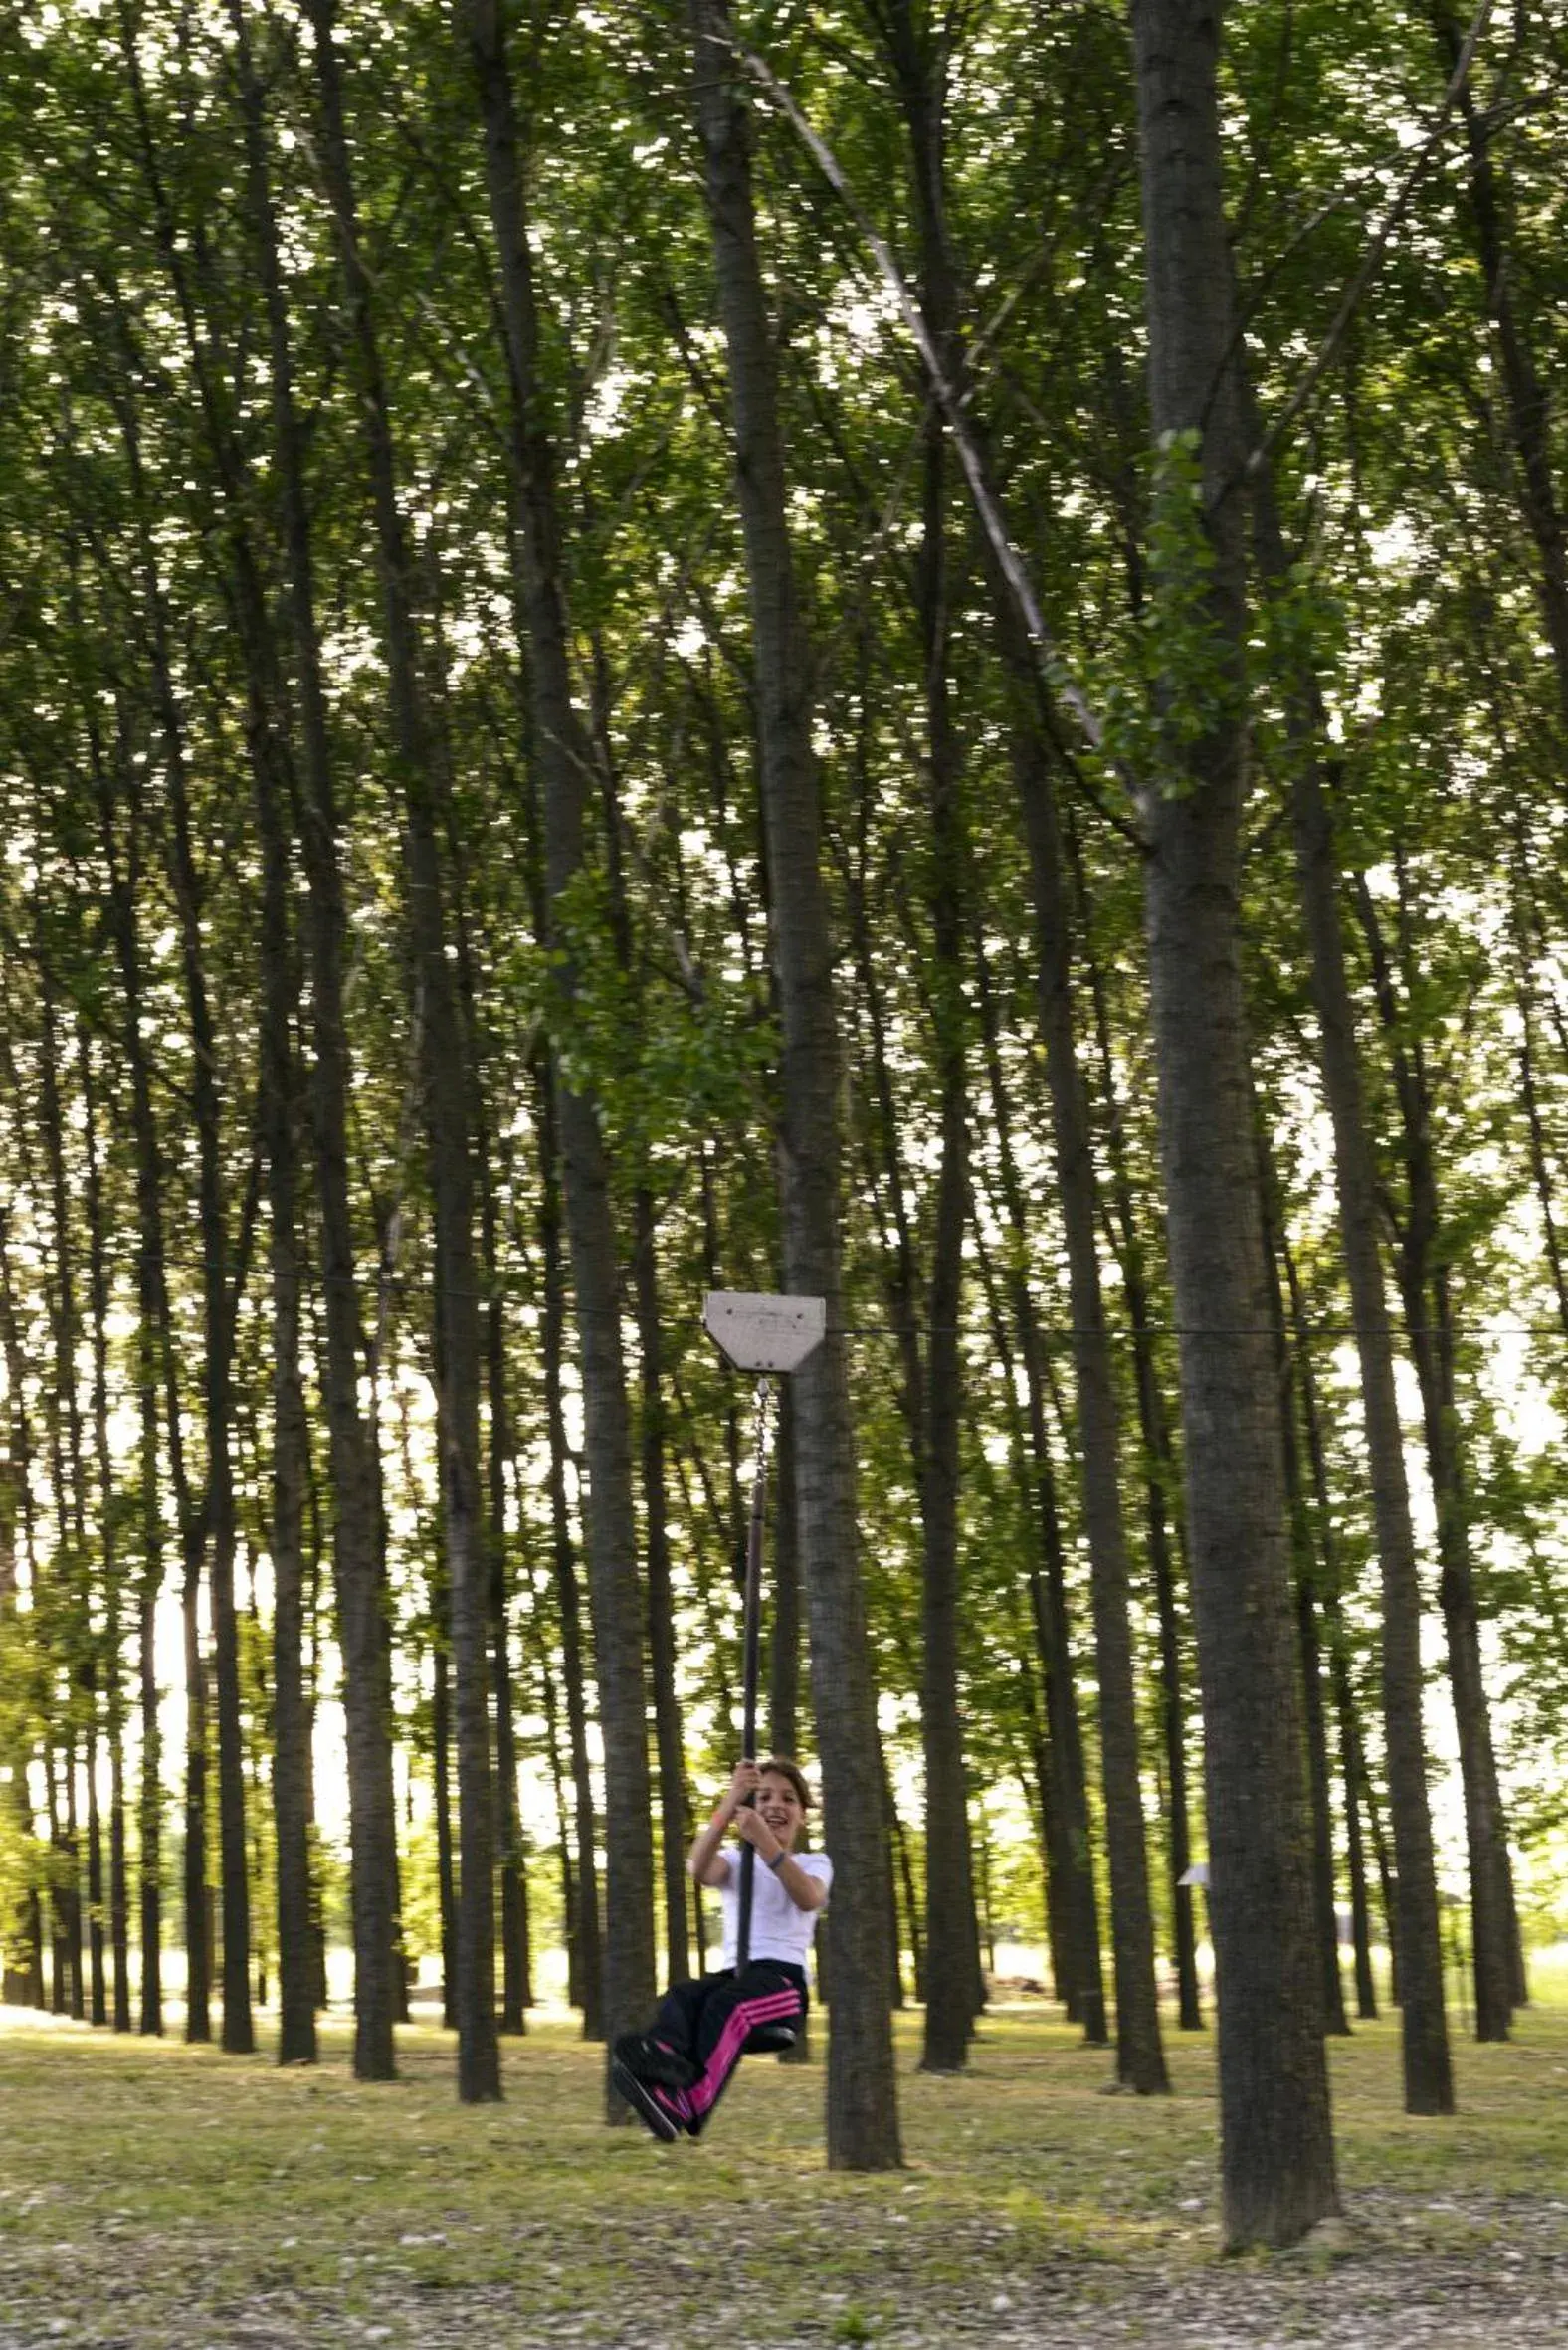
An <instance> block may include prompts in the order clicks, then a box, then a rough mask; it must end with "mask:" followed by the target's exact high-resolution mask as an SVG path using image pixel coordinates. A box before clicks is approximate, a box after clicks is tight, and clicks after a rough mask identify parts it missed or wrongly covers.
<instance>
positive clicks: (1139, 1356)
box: [1068, 823, 1203, 2032]
mask: <svg viewBox="0 0 1568 2350" xmlns="http://www.w3.org/2000/svg"><path fill="white" fill-rule="evenodd" d="M1068 840H1069V844H1070V848H1071V851H1072V855H1073V866H1074V878H1075V884H1076V888H1077V894H1078V909H1079V919H1080V920H1083V921H1085V922H1086V920H1087V916H1088V910H1089V900H1088V890H1087V887H1086V884H1085V881H1084V876H1083V870H1082V865H1081V861H1080V860H1079V857H1078V838H1077V834H1076V833H1075V831H1074V830H1073V828H1072V825H1071V823H1070V825H1069V830H1068ZM1084 961H1085V964H1086V966H1087V976H1088V982H1089V992H1090V997H1091V1000H1092V1003H1093V1009H1094V1033H1095V1041H1096V1045H1097V1049H1098V1059H1099V1065H1100V1083H1101V1086H1102V1088H1103V1098H1104V1104H1105V1111H1106V1118H1107V1125H1108V1131H1109V1151H1110V1183H1109V1187H1108V1201H1107V1206H1108V1209H1109V1210H1110V1211H1111V1212H1112V1213H1113V1214H1114V1218H1115V1229H1116V1232H1117V1234H1118V1236H1119V1248H1118V1250H1117V1256H1118V1260H1119V1266H1120V1272H1121V1286H1122V1293H1123V1296H1124V1298H1125V1300H1126V1311H1127V1319H1128V1322H1129V1323H1130V1325H1131V1335H1132V1368H1133V1380H1134V1386H1135V1392H1136V1396H1137V1406H1138V1433H1139V1437H1140V1439H1141V1442H1142V1447H1143V1491H1144V1512H1145V1523H1146V1525H1147V1527H1148V1544H1149V1568H1150V1572H1151V1574H1152V1577H1153V1581H1154V1606H1155V1614H1156V1617H1157V1619H1158V1622H1159V1638H1160V1737H1161V1744H1162V1747H1163V1750H1164V1756H1165V1778H1166V1804H1167V1813H1168V1834H1167V1839H1166V1864H1167V1868H1168V1872H1169V1879H1170V1903H1171V1939H1172V1943H1173V1946H1174V1947H1173V1955H1174V1959H1175V1965H1176V1995H1177V2013H1178V2018H1179V2021H1180V2025H1181V2029H1182V2030H1183V2032H1201V2031H1202V2030H1203V2003H1202V2000H1201V1998H1200V1996H1199V1990H1198V1936H1197V1930H1196V1925H1195V1921H1194V1916H1193V1898H1192V1895H1193V1888H1192V1886H1191V1884H1189V1883H1188V1882H1187V1881H1186V1880H1187V1877H1188V1873H1189V1871H1190V1869H1191V1867H1192V1799H1191V1796H1190V1793H1189V1789H1188V1778H1187V1705H1186V1691H1185V1686H1184V1681H1185V1674H1184V1671H1183V1665H1182V1628H1181V1618H1180V1613H1179V1602H1178V1577H1177V1558H1176V1555H1175V1553H1174V1552H1173V1546H1172V1540H1171V1506H1172V1503H1173V1501H1174V1503H1175V1506H1176V1513H1177V1523H1176V1529H1175V1531H1176V1550H1179V1551H1181V1552H1182V1553H1183V1554H1184V1553H1185V1540H1184V1528H1183V1526H1182V1524H1181V1517H1180V1506H1181V1504H1180V1478H1179V1476H1178V1474H1177V1468H1176V1460H1175V1454H1174V1450H1173V1448H1172V1445H1171V1434H1170V1418H1169V1414H1168V1411H1167V1409H1166V1401H1165V1396H1164V1392H1163V1390H1162V1388H1161V1385H1160V1375H1159V1366H1158V1364H1157V1363H1156V1361H1155V1354H1154V1330H1153V1315H1154V1306H1153V1301H1152V1298H1151V1295H1150V1287H1149V1276H1148V1273H1147V1270H1146V1267H1145V1263H1144V1253H1143V1244H1142V1240H1141V1238H1140V1235H1139V1231H1138V1219H1137V1212H1136V1208H1135V1206H1134V1200H1133V1189H1132V1182H1131V1178H1130V1176H1129V1173H1128V1169H1127V1153H1126V1144H1125V1137H1124V1134H1123V1128H1122V1110H1121V1104H1120V1102H1119V1101H1118V1100H1117V1098H1116V1082H1115V1065H1114V1061H1113V1057H1112V1053H1111V1042H1110V1023H1109V1019H1108V1016H1107V1012H1106V1006H1105V991H1104V983H1103V978H1102V975H1101V971H1100V967H1099V963H1098V960H1097V959H1096V957H1095V955H1094V952H1093V946H1092V941H1091V940H1085V944H1084Z"/></svg>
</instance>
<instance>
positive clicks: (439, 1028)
mask: <svg viewBox="0 0 1568 2350" xmlns="http://www.w3.org/2000/svg"><path fill="white" fill-rule="evenodd" d="M309 14H310V21H311V26H312V29H313V31H314V35H315V63H316V73H317V81H318V85H319V90H320V97H321V149H320V152H321V162H322V167H323V174H324V178H325V182H326V188H327V194H328V197H329V200H330V202H331V206H332V211H333V215H334V226H335V229H336V233H337V244H338V255H339V261H340V264H341V268H342V277H343V291H344V298H345V306H346V311H347V324H348V328H349V333H350V337H351V345H352V350H353V355H354V362H355V366H356V369H357V372H358V378H359V385H358V388H359V392H360V397H361V403H362V415H363V421H364V427H365V444H366V454H367V456H368V460H369V471H370V490H371V503H372V509H373V513H374V521H375V532H376V544H377V549H378V553H379V557H380V567H381V586H382V597H383V610H382V629H383V644H384V653H385V658H386V666H387V684H388V688H389V695H390V703H391V716H392V730H393V737H394V742H395V746H396V751H397V760H398V765H399V768H400V770H401V780H402V784H403V791H404V824H405V859H406V885H407V911H408V923H409V947H410V955H411V961H412V977H413V983H414V991H415V1003H414V1012H415V1021H416V1026H417V1029H418V1034H419V1048H420V1081H421V1089H422V1092H423V1096H424V1100H423V1111H424V1122H425V1135H426V1144H427V1149H428V1156H429V1169H430V1188H431V1201H432V1208H433V1221H434V1227H435V1255H436V1296H435V1307H436V1322H437V1343H436V1350H435V1352H436V1367H437V1377H438V1380H439V1382H440V1387H441V1398H442V1406H443V1409H442V1414H441V1420H442V1425H443V1430H444V1437H443V1443H442V1458H441V1465H440V1466H441V1493H442V1514H443V1520H444V1526H445V1533H446V1546H447V1574H448V1580H449V1588H450V1595H451V1620H452V1656H453V1678H454V1697H455V1708H454V1709H455V1713H456V1720H457V1750H458V1839H459V1889H458V2093H459V2096H460V2097H461V2098H462V2099H463V2101H464V2102H465V2103H467V2104H478V2103H483V2102H486V2101H489V2100H493V2099H495V2098H498V2097H499V2095H500V2052H499V2045H498V2042H497V2039H496V2032H495V1984H494V1975H495V1914H494V1887H493V1883H492V1874H493V1855H494V1826H493V1818H492V1802H491V1797H492V1786H491V1776H490V1709H489V1698H488V1684H489V1658H488V1654H487V1624H488V1615H489V1609H488V1591H487V1575H486V1558H485V1541H484V1519H483V1507H482V1502H481V1483H480V1459H479V1456H480V1326H479V1283H478V1273H477V1268H476V1265H475V1258H474V1229H473V1227H474V1167H473V1154H472V1121H473V1108H474V1103H473V1073H472V1070H471V1067H470V1061H469V1055H468V1052H467V1049H466V1041H465V1038H464V1035H463V1025H462V1019H461V1014H460V1009H459V1005H458V1000H457V990H456V986H455V984H454V977H453V971H452V967H451V964H450V962H449V960H448V954H447V943H448V935H449V931H450V928H451V923H450V917H449V911H448V907H447V882H446V877H445V874H444V872H443V861H442V855H441V847H440V837H441V827H442V815H443V811H442V802H443V799H444V783H443V779H442V776H441V773H440V763H439V759H438V758H437V756H436V752H435V747H434V744H433V742H432V740H431V736H430V731H429V727H428V722H427V716H426V711H425V707H424V693H423V687H422V683H421V674H420V673H421V663H420V650H419V643H418V637H417V632H416V626H415V619H414V599H413V555H412V550H411V547H410V544H409V533H408V524H407V520H406V518H405V515H404V513H403V510H402V507H401V506H400V504H399V500H398V487H397V464H396V452H395V449H394V444H393V436H392V426H391V417H390V413H389V408H388V402H387V393H386V381H385V375H384V371H383V368H382V363H381V353H380V347H379V342H378V337H377V330H376V322H375V317H374V313H373V301H372V289H371V283H370V279H369V276H368V274H367V272H366V269H365V264H364V261H363V258H362V256H361V252H360V245H359V230H358V222H357V217H356V211H355V199H354V188H353V178H352V171H351V167H350V161H349V148H348V140H347V134H346V131H345V128H344V122H343V110H342V89H341V84H340V79H339V73H338V62H337V50H336V47H335V32H336V16H337V10H336V4H335V0H310V10H309Z"/></svg>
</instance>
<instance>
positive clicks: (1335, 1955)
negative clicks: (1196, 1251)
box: [1257, 1114, 1350, 2036]
mask: <svg viewBox="0 0 1568 2350" xmlns="http://www.w3.org/2000/svg"><path fill="white" fill-rule="evenodd" d="M1257 1132H1258V1174H1259V1187H1260V1191H1261V1194H1262V1198H1263V1207H1264V1244H1265V1250H1266V1256H1267V1273H1268V1296H1269V1319H1270V1325H1271V1329H1272V1332H1273V1336H1274V1362H1275V1366H1276V1367H1275V1378H1274V1392H1275V1394H1276V1395H1277V1397H1278V1400H1279V1434H1280V1450H1281V1453H1282V1456H1283V1461H1284V1493H1285V1507H1286V1509H1287V1511H1288V1513H1289V1524H1290V1548H1291V1551H1292V1553H1293V1557H1294V1564H1295V1626H1296V1650H1297V1655H1298V1658H1299V1662H1300V1673H1301V1694H1302V1701H1303V1702H1302V1721H1303V1726H1304V1728H1305V1732H1306V1786H1307V1800H1308V1803H1309V1805H1310V1808H1311V1821H1312V1911H1313V1917H1314V1921H1315V1923H1316V1927H1317V1946H1318V1954H1319V1958H1320V1960H1321V1964H1322V1969H1323V2025H1324V2029H1325V2031H1328V2032H1330V2033H1333V2034H1335V2035H1336V2036H1337V2035H1343V2034H1345V2033H1347V2032H1348V2031H1349V2030H1350V2022H1349V2019H1348V2017H1347V2016H1346V2014H1345V1994H1344V1984H1343V1981H1342V1979H1341V1976H1340V1971H1339V1921H1338V1912H1337V1909H1336V1906H1335V1899H1334V1818H1333V1809H1332V1805H1331V1803H1330V1800H1329V1787H1328V1729H1327V1723H1326V1721H1325V1718H1324V1713H1323V1671H1322V1643H1321V1640H1320V1639H1319V1636H1318V1624H1317V1580H1318V1577H1317V1550H1316V1543H1315V1541H1314V1538H1313V1527H1312V1517H1311V1511H1310V1509H1309V1508H1308V1505H1307V1495H1306V1485H1305V1481H1304V1479H1303V1477H1302V1474H1301V1442H1300V1434H1299V1430H1298V1427H1297V1421H1296V1407H1297V1389H1298V1386H1299V1377H1300V1374H1299V1369H1298V1366H1297V1363H1296V1360H1295V1357H1294V1355H1293V1354H1292V1352H1291V1348H1290V1340H1289V1336H1288V1333H1287V1328H1286V1322H1285V1310H1284V1293H1283V1285H1282V1279H1281V1266H1282V1263H1283V1261H1284V1260H1285V1259H1286V1258H1287V1257H1288V1254H1289V1243H1288V1241H1287V1240H1286V1238H1285V1234H1284V1226H1283V1217H1282V1212H1281V1208H1280V1203H1279V1198H1278V1192H1277V1180H1276V1176H1275V1171H1274V1164H1273V1161H1272V1159H1271V1156H1270V1150H1269V1131H1268V1128H1267V1127H1266V1125H1265V1123H1264V1120H1263V1117H1262V1115H1261V1114H1260V1115H1259V1117H1258V1120H1257Z"/></svg>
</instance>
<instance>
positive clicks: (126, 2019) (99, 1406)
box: [78, 1030, 130, 2032]
mask: <svg viewBox="0 0 1568 2350" xmlns="http://www.w3.org/2000/svg"><path fill="white" fill-rule="evenodd" d="M79 1038H80V1041H79V1047H78V1050H79V1054H80V1058H81V1068H82V1107H83V1131H84V1140H85V1142H86V1146H87V1166H88V1250H89V1255H88V1281H89V1288H90V1292H91V1296H92V1303H93V1450H94V1457H95V1461H96V1465H97V1469H98V1524H99V1534H98V1540H99V1548H100V1554H101V1559H102V1569H103V1652H102V1653H103V1699H104V1708H105V1714H106V1726H107V1730H108V1939H109V1952H110V1964H111V1967H112V1972H113V2025H114V2030H115V2031H116V2032H128V2031H129V2030H130V1912H129V1899H128V1893H127V1885H126V1874H125V1696H124V1657H123V1653H122V1646H121V1643H122V1629H121V1628H122V1624H123V1592H122V1589H121V1581H120V1573H121V1569H120V1550H119V1512H118V1509H117V1507H116V1498H117V1497H116V1495H115V1492H114V1464H113V1456H112V1454H111V1452H110V1449H109V1434H108V1314H109V1268H108V1237H107V1231H106V1227H105V1213H104V1202H103V1168H102V1162H101V1160H100V1159H99V1156H98V1110H97V1087H96V1085H95V1083H94V1077H93V1058H92V1048H91V1045H90V1043H89V1039H88V1037H87V1034H86V1031H85V1030H83V1031H80V1032H79Z"/></svg>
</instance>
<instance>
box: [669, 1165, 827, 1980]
mask: <svg viewBox="0 0 1568 2350" xmlns="http://www.w3.org/2000/svg"><path fill="white" fill-rule="evenodd" d="M634 1213H635V1216H636V1238H635V1242H634V1250H635V1255H634V1262H633V1276H634V1289H635V1295H636V1305H637V1349H638V1357H639V1371H640V1379H641V1385H642V1399H641V1400H642V1455H643V1460H642V1468H643V1523H644V1528H645V1540H646V1555H647V1560H648V1653H649V1662H650V1664H651V1665H652V1667H653V1684H654V1737H655V1743H656V1745H657V1748H658V1754H659V1825H660V1847H661V1853H662V1857H663V1860H664V1885H665V1979H666V1982H667V1984H669V1985H671V1986H674V1985H675V1984H677V1983H686V1982H689V1980H690V1977H691V1946H690V1937H689V1933H688V1928H687V1918H686V1886H687V1882H688V1879H687V1877H686V1846H687V1844H688V1843H689V1841H690V1833H689V1821H688V1817H687V1814H688V1808H689V1807H688V1805H687V1802H686V1757H685V1746H684V1741H683V1738H682V1734H681V1698H680V1692H679V1690H678V1689H677V1686H676V1628H675V1617H674V1598H673V1594H672V1591H671V1583H670V1533H669V1523H668V1513H667V1509H666V1499H665V1394H664V1376H663V1345H662V1340H661V1327H660V1314H659V1265H658V1258H657V1254H656V1246H655V1223H654V1198H653V1194H652V1192H651V1191H650V1190H649V1189H648V1186H647V1185H646V1184H642V1185H640V1186H639V1187H638V1192H637V1198H636V1202H635V1207H634ZM784 1751H785V1752H786V1753H787V1752H788V1751H789V1749H788V1748H787V1747H786V1748H785V1750H784Z"/></svg>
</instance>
